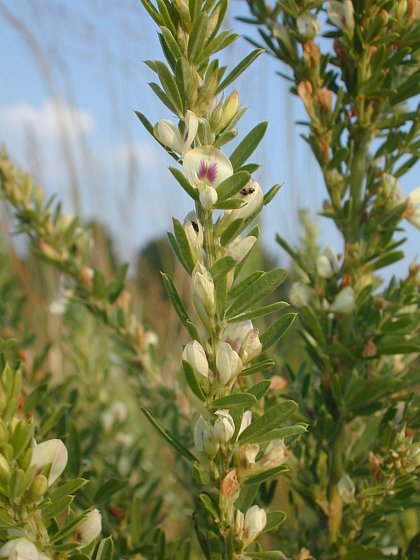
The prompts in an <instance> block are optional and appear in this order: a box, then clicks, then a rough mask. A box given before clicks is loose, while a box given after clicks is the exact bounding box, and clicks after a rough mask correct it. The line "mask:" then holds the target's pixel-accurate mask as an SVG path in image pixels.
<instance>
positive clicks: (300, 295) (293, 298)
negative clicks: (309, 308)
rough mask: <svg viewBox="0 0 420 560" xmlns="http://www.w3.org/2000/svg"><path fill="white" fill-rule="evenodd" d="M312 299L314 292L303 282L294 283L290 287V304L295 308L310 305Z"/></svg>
mask: <svg viewBox="0 0 420 560" xmlns="http://www.w3.org/2000/svg"><path fill="white" fill-rule="evenodd" d="M311 297H312V290H311V288H310V287H309V286H308V285H307V284H304V283H303V282H294V283H293V284H292V285H291V287H290V292H289V299H290V303H291V304H292V305H294V306H295V307H305V306H306V305H309V302H310V301H311Z"/></svg>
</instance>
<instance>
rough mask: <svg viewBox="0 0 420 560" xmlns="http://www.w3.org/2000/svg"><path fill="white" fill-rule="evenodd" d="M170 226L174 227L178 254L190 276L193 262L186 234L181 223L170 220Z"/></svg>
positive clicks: (173, 219)
mask: <svg viewBox="0 0 420 560" xmlns="http://www.w3.org/2000/svg"><path fill="white" fill-rule="evenodd" d="M172 224H173V226H174V233H175V238H176V240H177V244H178V249H179V252H180V253H181V255H182V257H183V260H184V262H185V264H186V265H187V267H188V268H187V271H188V272H189V273H190V274H191V272H192V271H193V268H194V265H195V262H194V257H193V255H192V252H191V247H190V244H189V242H188V237H187V234H186V233H185V230H184V228H183V226H182V224H181V222H179V221H178V220H177V219H176V218H172Z"/></svg>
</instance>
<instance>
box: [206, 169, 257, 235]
mask: <svg viewBox="0 0 420 560" xmlns="http://www.w3.org/2000/svg"><path fill="white" fill-rule="evenodd" d="M236 198H239V199H240V200H242V206H241V207H240V208H238V209H237V210H226V211H225V213H224V216H223V218H222V219H221V220H220V222H219V223H218V225H217V227H216V235H221V234H222V233H223V232H224V231H225V229H226V228H227V227H228V226H229V225H230V224H231V223H232V222H234V221H235V220H238V219H243V220H246V219H247V218H249V217H251V216H253V215H254V214H256V213H257V212H258V210H259V209H260V208H261V206H262V204H263V200H264V193H263V191H262V188H261V186H260V184H259V183H257V181H253V180H252V179H251V180H250V181H249V182H248V183H247V184H246V185H245V187H244V188H243V189H242V190H241V191H240V193H239V195H237V196H236Z"/></svg>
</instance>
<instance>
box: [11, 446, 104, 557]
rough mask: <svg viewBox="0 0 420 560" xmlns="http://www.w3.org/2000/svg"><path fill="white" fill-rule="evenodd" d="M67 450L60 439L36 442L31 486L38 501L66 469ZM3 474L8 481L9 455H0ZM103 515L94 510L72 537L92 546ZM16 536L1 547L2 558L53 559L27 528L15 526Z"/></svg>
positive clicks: (98, 533) (31, 491)
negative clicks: (43, 550) (41, 548)
mask: <svg viewBox="0 0 420 560" xmlns="http://www.w3.org/2000/svg"><path fill="white" fill-rule="evenodd" d="M67 460H68V452H67V448H66V446H65V445H64V443H63V442H62V441H61V440H60V439H50V440H48V441H44V442H42V443H40V444H36V442H34V443H33V446H32V458H31V463H30V467H32V470H33V481H32V484H31V486H30V493H31V496H32V497H33V499H34V500H35V501H38V500H39V499H40V498H42V497H43V496H44V495H45V493H46V491H47V490H48V488H49V487H50V486H51V485H53V484H54V482H55V481H56V480H57V479H58V478H59V477H60V476H61V474H62V473H63V471H64V469H65V468H66V465H67ZM0 471H1V477H2V479H4V480H7V478H8V477H10V476H11V468H10V465H9V463H8V461H7V460H6V458H5V457H4V456H3V455H2V454H0ZM101 530H102V521H101V514H100V513H99V511H98V510H97V509H93V510H91V511H90V512H89V513H88V514H87V515H86V517H85V518H84V520H83V521H82V523H81V524H79V525H78V526H77V528H76V529H75V531H74V533H73V535H72V538H73V541H75V542H78V543H79V544H80V547H85V546H87V545H89V544H90V543H91V542H92V541H93V540H95V539H96V538H97V537H98V536H99V535H100V533H101ZM11 534H13V536H14V537H15V538H13V539H11V540H9V541H8V542H7V543H5V544H4V545H3V546H2V547H1V548H0V558H8V559H9V560H51V557H50V556H48V555H46V554H44V553H43V552H41V551H40V550H39V548H38V546H37V544H38V543H35V542H33V540H32V539H31V536H32V535H30V534H29V533H28V532H27V531H26V530H25V529H13V530H11Z"/></svg>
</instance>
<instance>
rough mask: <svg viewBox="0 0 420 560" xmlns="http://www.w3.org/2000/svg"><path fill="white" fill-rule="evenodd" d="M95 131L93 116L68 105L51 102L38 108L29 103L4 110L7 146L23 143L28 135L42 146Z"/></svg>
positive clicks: (0, 116) (0, 126) (0, 112)
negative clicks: (34, 137)
mask: <svg viewBox="0 0 420 560" xmlns="http://www.w3.org/2000/svg"><path fill="white" fill-rule="evenodd" d="M93 128H94V119H93V116H92V115H91V114H90V113H89V112H87V111H85V110H83V109H80V108H78V107H74V106H72V105H70V104H68V103H66V102H64V101H59V100H57V101H55V100H52V99H47V100H46V101H44V103H43V104H42V105H41V106H39V107H35V106H33V105H28V104H26V103H16V104H14V105H10V106H8V107H1V108H0V135H1V136H0V139H1V141H3V142H7V143H9V142H12V143H13V144H16V143H17V142H18V143H20V142H22V140H23V138H22V136H25V135H26V134H27V133H28V131H30V132H31V133H32V134H34V135H35V136H36V138H37V139H38V141H39V142H41V143H43V142H44V141H48V142H49V141H56V140H59V138H60V136H61V134H63V133H64V134H66V135H68V137H70V138H72V139H76V138H77V137H79V136H80V135H82V134H86V133H89V132H91V131H92V130H93Z"/></svg>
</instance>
